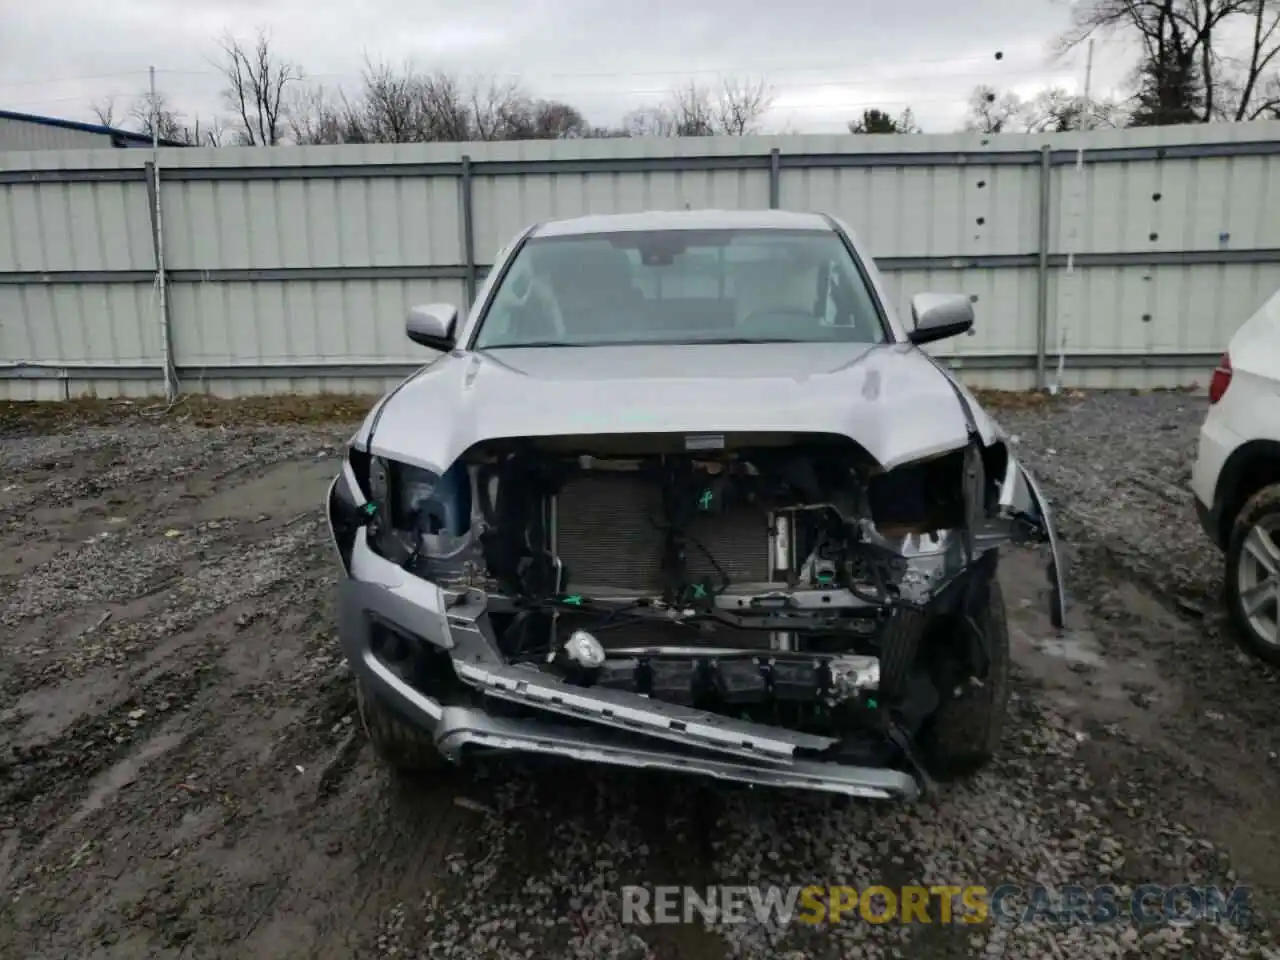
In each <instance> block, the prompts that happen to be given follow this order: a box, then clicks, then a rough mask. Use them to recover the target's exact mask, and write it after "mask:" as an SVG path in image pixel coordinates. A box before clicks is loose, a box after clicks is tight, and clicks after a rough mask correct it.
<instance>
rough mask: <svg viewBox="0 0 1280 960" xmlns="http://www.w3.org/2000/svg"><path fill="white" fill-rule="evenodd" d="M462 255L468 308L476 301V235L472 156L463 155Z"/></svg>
mask: <svg viewBox="0 0 1280 960" xmlns="http://www.w3.org/2000/svg"><path fill="white" fill-rule="evenodd" d="M461 190H462V248H463V249H462V255H463V256H464V257H465V258H466V268H467V280H466V282H467V309H468V310H470V309H471V305H472V304H473V303H475V302H476V237H475V220H474V217H473V210H472V198H471V158H470V157H469V156H466V155H465V154H464V155H463V157H462V183H461Z"/></svg>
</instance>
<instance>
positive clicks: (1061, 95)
mask: <svg viewBox="0 0 1280 960" xmlns="http://www.w3.org/2000/svg"><path fill="white" fill-rule="evenodd" d="M1126 119H1127V118H1126V116H1125V113H1124V110H1123V109H1122V108H1121V106H1120V104H1118V103H1116V102H1115V101H1113V100H1110V99H1101V100H1099V99H1094V98H1092V97H1090V98H1088V99H1086V98H1085V97H1082V96H1077V95H1076V94H1073V93H1068V92H1067V91H1066V90H1064V89H1062V88H1061V87H1049V88H1048V89H1046V90H1041V91H1040V92H1039V93H1038V94H1036V96H1035V97H1034V98H1033V99H1031V100H1029V101H1027V102H1025V103H1024V104H1023V105H1022V110H1021V111H1020V116H1019V118H1018V120H1019V125H1020V126H1021V127H1022V129H1024V130H1025V131H1026V132H1027V133H1063V132H1065V131H1067V130H1082V129H1084V128H1085V127H1086V126H1087V127H1088V128H1089V129H1091V130H1096V129H1098V128H1100V127H1118V126H1121V125H1122V124H1123V123H1124V122H1125V121H1126Z"/></svg>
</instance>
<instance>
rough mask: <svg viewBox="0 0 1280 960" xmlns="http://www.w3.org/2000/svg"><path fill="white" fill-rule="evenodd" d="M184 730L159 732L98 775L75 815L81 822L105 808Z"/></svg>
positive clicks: (75, 820)
mask: <svg viewBox="0 0 1280 960" xmlns="http://www.w3.org/2000/svg"><path fill="white" fill-rule="evenodd" d="M182 739H183V734H182V733H181V732H179V731H177V730H173V731H170V732H167V733H159V734H157V735H156V736H154V737H152V738H151V739H150V740H148V741H147V742H146V743H144V744H142V745H141V746H140V747H138V749H136V750H134V751H133V752H132V753H130V754H129V755H128V756H126V757H124V758H123V759H122V760H120V761H119V762H117V763H116V764H115V766H113V767H111V769H109V770H106V771H104V772H103V773H100V774H99V775H98V776H97V777H95V778H94V781H93V785H92V786H91V787H90V788H89V796H88V797H86V798H85V801H84V803H82V804H81V805H80V809H79V810H77V811H76V812H75V815H74V816H73V817H72V818H71V821H70V822H71V823H72V824H77V823H79V822H80V821H82V820H83V819H84V818H85V817H87V816H89V814H91V813H95V812H97V811H98V810H101V809H102V808H103V807H104V806H106V805H107V802H108V801H109V800H110V799H111V798H112V797H114V796H115V795H116V794H117V793H119V792H120V791H121V790H123V789H124V788H125V787H127V786H128V785H129V784H131V783H133V781H134V780H136V779H138V774H140V773H141V772H142V768H143V767H145V766H146V765H147V764H148V763H150V762H151V761H152V760H154V759H155V758H156V757H158V756H160V755H161V754H164V753H167V752H168V751H170V750H172V749H173V748H174V747H176V746H177V745H178V744H180V743H181V742H182Z"/></svg>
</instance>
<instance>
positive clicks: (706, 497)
mask: <svg viewBox="0 0 1280 960" xmlns="http://www.w3.org/2000/svg"><path fill="white" fill-rule="evenodd" d="M711 500H712V494H711V491H710V490H703V491H702V496H700V497H699V498H698V506H699V507H701V508H702V509H703V510H710V509H711Z"/></svg>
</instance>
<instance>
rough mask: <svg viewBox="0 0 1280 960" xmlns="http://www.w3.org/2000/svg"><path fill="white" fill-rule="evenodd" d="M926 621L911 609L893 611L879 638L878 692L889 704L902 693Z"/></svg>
mask: <svg viewBox="0 0 1280 960" xmlns="http://www.w3.org/2000/svg"><path fill="white" fill-rule="evenodd" d="M927 625H928V620H927V618H926V617H925V616H924V614H922V613H919V612H917V611H915V610H895V611H894V613H893V615H892V616H890V617H889V622H888V623H886V624H885V625H884V631H883V633H882V634H881V637H880V692H881V693H883V694H884V695H885V696H886V697H888V699H889V701H890V702H893V701H895V700H896V699H897V698H898V697H901V696H902V695H903V694H905V692H906V690H907V685H908V683H909V682H910V680H911V672H912V670H913V669H914V668H915V663H916V656H917V653H918V652H919V649H920V640H921V638H922V637H923V636H924V633H925V628H926V626H927Z"/></svg>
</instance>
